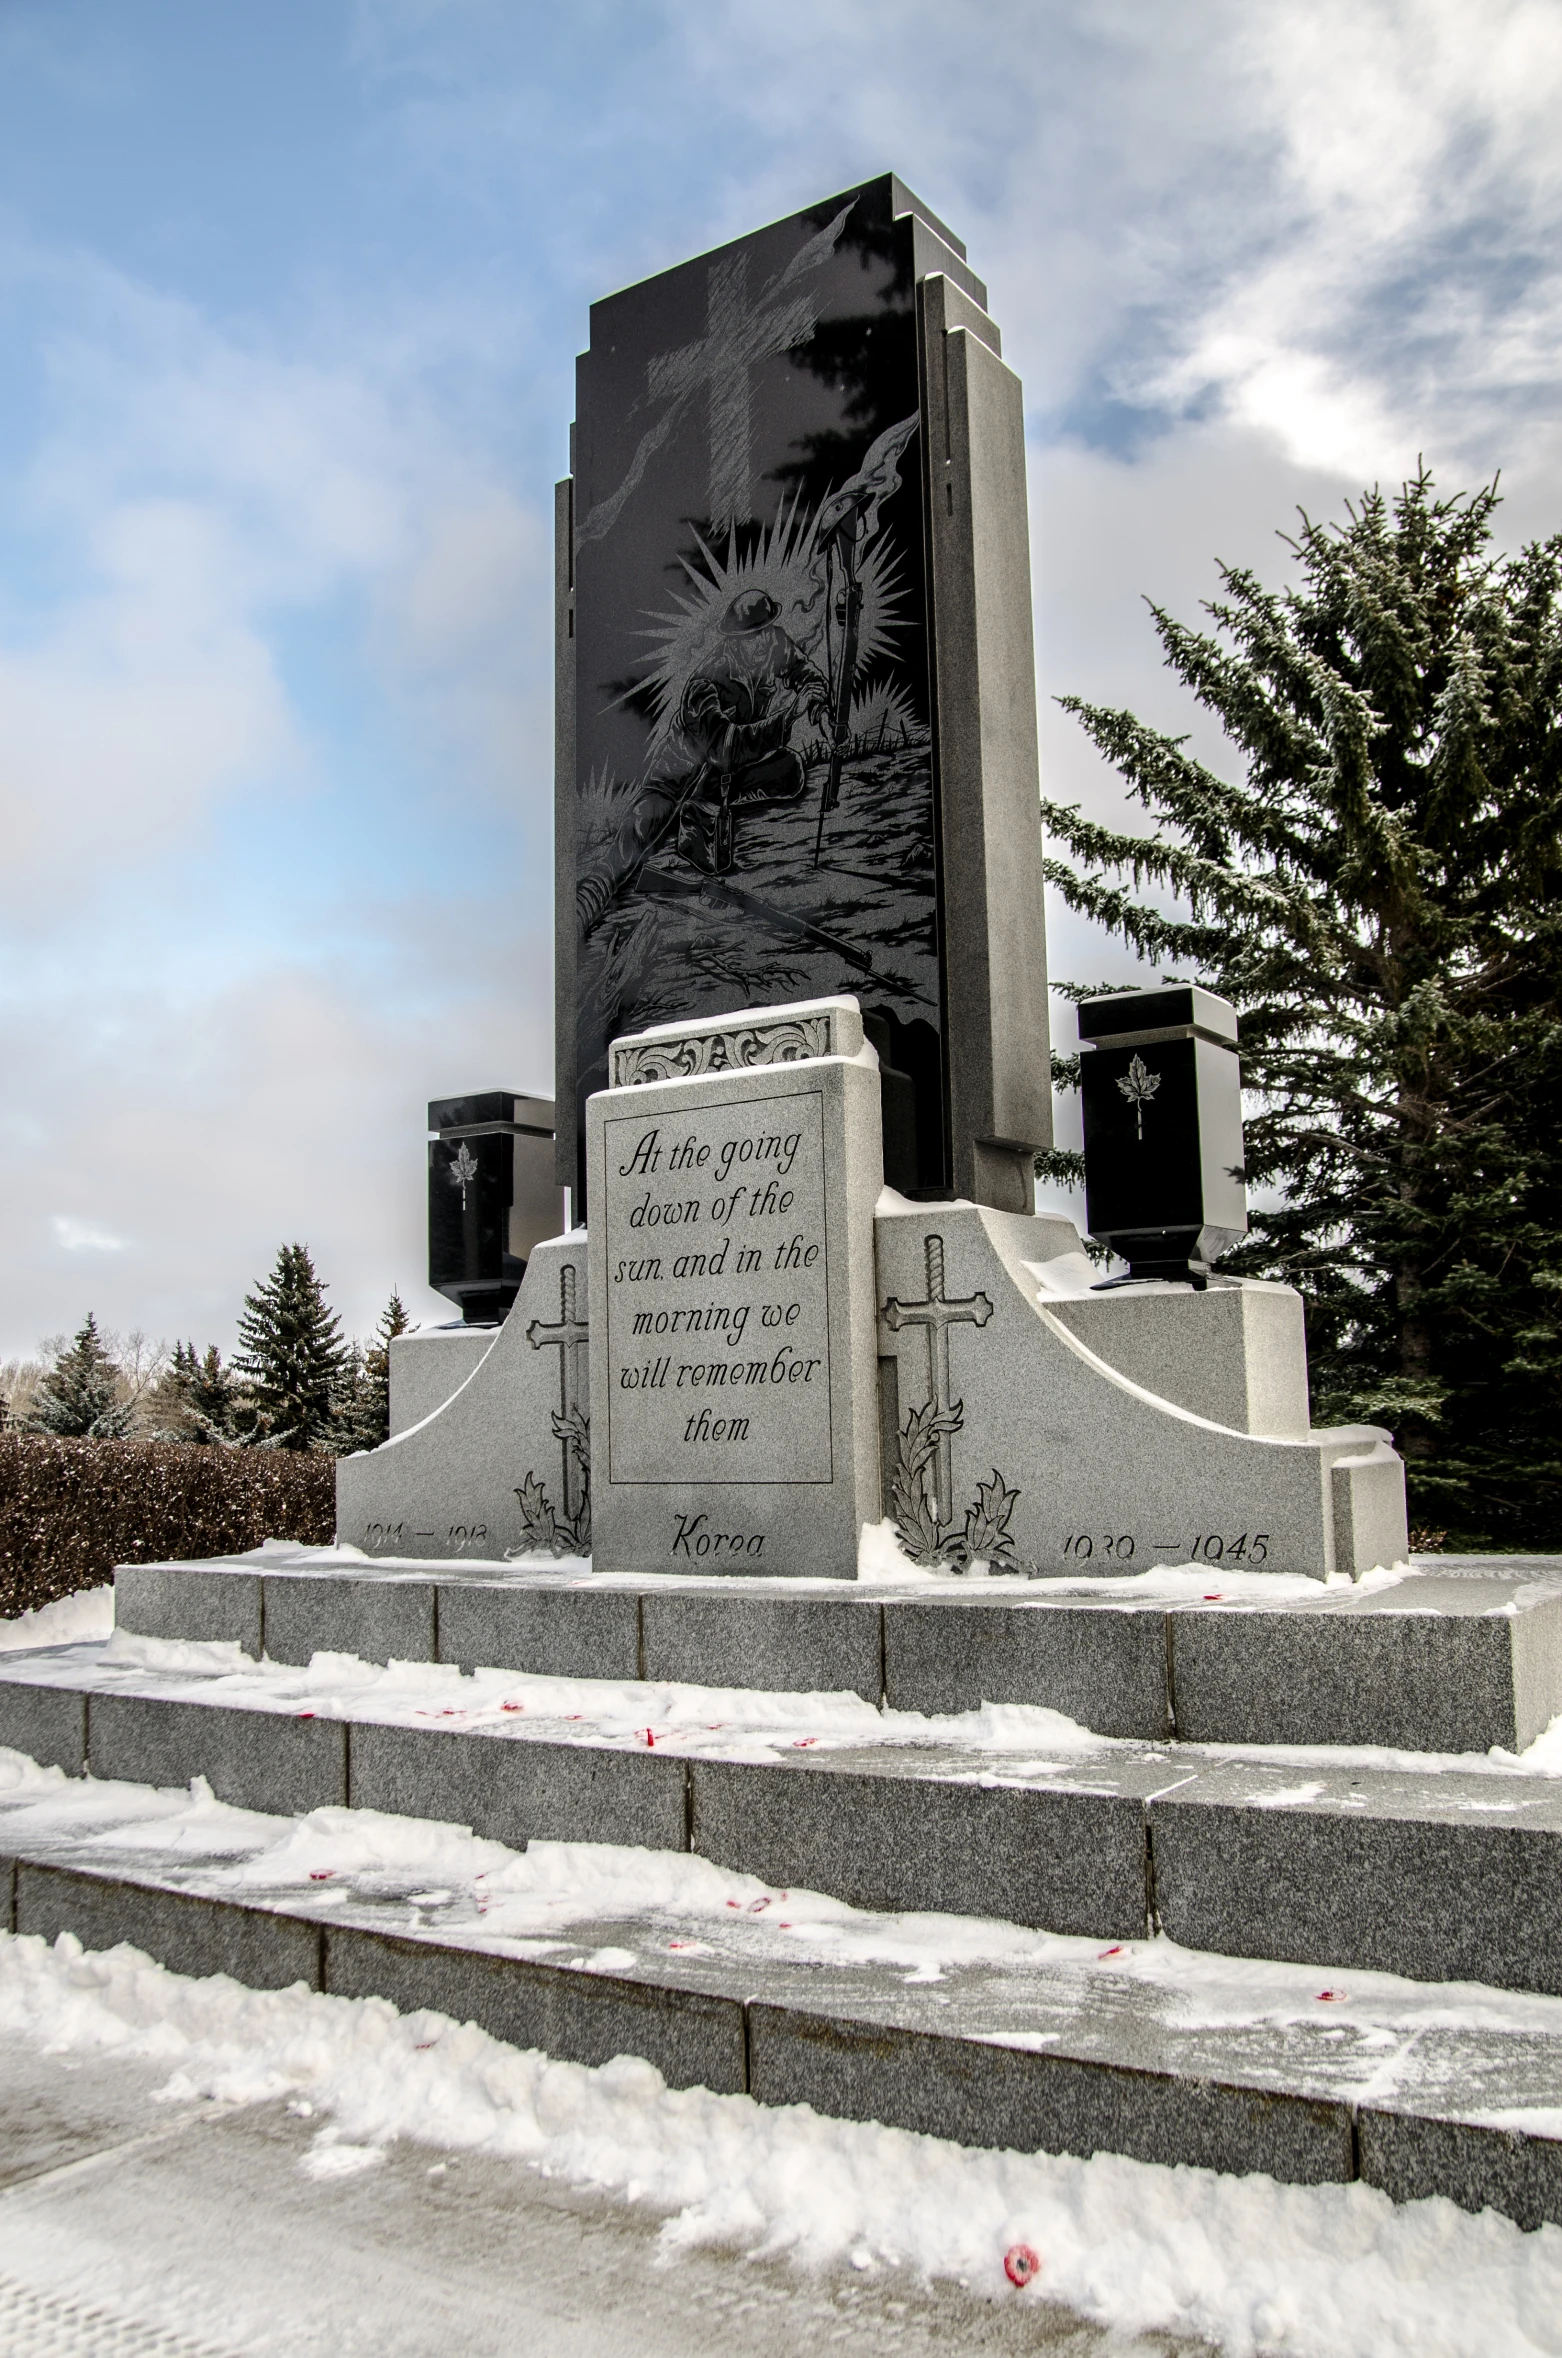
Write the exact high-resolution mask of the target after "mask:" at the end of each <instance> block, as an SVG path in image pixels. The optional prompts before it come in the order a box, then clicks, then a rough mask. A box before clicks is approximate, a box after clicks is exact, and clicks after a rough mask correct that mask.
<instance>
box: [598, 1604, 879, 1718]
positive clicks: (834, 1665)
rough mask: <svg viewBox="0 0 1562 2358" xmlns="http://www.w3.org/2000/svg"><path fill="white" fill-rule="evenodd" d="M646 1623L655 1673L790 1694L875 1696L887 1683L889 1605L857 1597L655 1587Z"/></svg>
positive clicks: (644, 1647)
mask: <svg viewBox="0 0 1562 2358" xmlns="http://www.w3.org/2000/svg"><path fill="white" fill-rule="evenodd" d="M640 1628H641V1664H642V1669H641V1675H642V1676H643V1677H645V1678H648V1679H672V1680H677V1681H680V1682H685V1683H687V1684H689V1685H692V1686H702V1687H764V1688H767V1689H769V1690H770V1691H771V1692H772V1693H780V1694H787V1695H803V1694H846V1693H850V1694H857V1695H861V1696H863V1697H864V1698H865V1699H866V1700H867V1701H868V1702H870V1703H877V1702H878V1700H879V1697H880V1695H881V1693H882V1691H883V1686H884V1659H883V1654H884V1633H883V1614H882V1612H881V1609H880V1607H879V1606H878V1605H877V1604H869V1603H859V1602H858V1601H857V1600H856V1599H855V1598H854V1597H844V1596H843V1597H837V1596H824V1597H820V1598H818V1599H817V1601H816V1600H815V1599H813V1598H811V1597H798V1596H786V1597H755V1596H751V1595H749V1594H748V1593H747V1592H746V1589H745V1590H743V1591H740V1592H739V1593H737V1594H734V1595H725V1596H712V1595H711V1594H710V1593H709V1591H705V1592H696V1591H691V1590H687V1589H681V1588H676V1587H674V1588H669V1589H668V1590H667V1591H666V1593H658V1592H657V1591H656V1590H655V1589H648V1590H646V1591H644V1592H643V1593H642V1595H641V1599H640ZM756 1673H757V1675H756Z"/></svg>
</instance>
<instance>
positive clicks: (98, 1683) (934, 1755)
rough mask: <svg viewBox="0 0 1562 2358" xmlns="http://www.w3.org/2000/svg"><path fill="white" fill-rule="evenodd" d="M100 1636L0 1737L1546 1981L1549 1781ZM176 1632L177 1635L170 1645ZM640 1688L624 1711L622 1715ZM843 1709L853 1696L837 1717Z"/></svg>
mask: <svg viewBox="0 0 1562 2358" xmlns="http://www.w3.org/2000/svg"><path fill="white" fill-rule="evenodd" d="M127 1645H128V1646H129V1647H130V1648H131V1649H132V1650H134V1649H136V1648H139V1649H141V1650H142V1651H143V1653H147V1654H153V1655H155V1654H158V1653H159V1646H158V1642H157V1641H147V1640H144V1639H142V1640H127V1639H125V1638H124V1637H123V1636H119V1637H116V1639H115V1640H114V1641H112V1642H111V1644H110V1645H109V1646H108V1647H103V1646H96V1647H93V1646H76V1647H67V1648H60V1649H57V1650H54V1651H48V1652H38V1653H33V1654H13V1655H10V1656H8V1657H5V1658H3V1659H0V1743H3V1744H6V1745H10V1746H13V1747H14V1748H15V1749H17V1750H18V1751H21V1752H24V1753H28V1754H30V1755H31V1756H32V1757H33V1758H34V1759H36V1760H39V1761H41V1762H44V1763H47V1764H53V1765H57V1766H59V1767H60V1768H62V1769H64V1770H65V1771H66V1773H67V1774H69V1775H75V1774H78V1773H80V1772H81V1771H82V1770H86V1771H88V1772H90V1774H91V1775H93V1776H94V1777H98V1778H110V1779H127V1780H131V1781H135V1782H145V1783H148V1784H153V1785H159V1786H165V1785H184V1784H187V1783H188V1782H189V1780H190V1779H191V1778H192V1777H196V1776H203V1777H205V1778H207V1779H208V1780H209V1782H210V1784H211V1787H212V1790H213V1791H214V1793H216V1795H217V1796H218V1797H219V1799H221V1800H223V1801H226V1802H230V1803H232V1804H234V1805H236V1806H239V1807H242V1808H248V1809H259V1810H285V1811H289V1812H293V1811H299V1810H308V1809H313V1808H316V1807H320V1806H323V1805H334V1806H338V1807H341V1806H348V1805H352V1806H358V1807H363V1808H372V1809H377V1810H383V1811H387V1812H391V1813H394V1814H399V1815H408V1816H418V1817H434V1818H438V1819H441V1820H448V1821H451V1822H454V1823H459V1824H462V1825H468V1826H471V1827H473V1828H474V1829H475V1830H476V1832H477V1833H479V1834H480V1835H484V1836H488V1837H492V1838H493V1839H495V1840H498V1841H502V1842H505V1843H508V1844H511V1845H513V1846H514V1847H516V1848H521V1847H524V1846H525V1844H526V1843H527V1842H529V1841H532V1840H536V1839H544V1840H556V1841H595V1842H603V1841H606V1842H613V1843H620V1844H635V1845H642V1846H644V1847H646V1848H648V1849H652V1850H663V1851H684V1852H694V1853H698V1854H700V1855H701V1856H703V1857H705V1858H708V1859H711V1860H714V1861H716V1862H717V1863H718V1864H720V1865H722V1866H724V1867H729V1868H732V1869H736V1870H742V1871H744V1872H747V1873H752V1874H756V1875H760V1876H762V1877H764V1878H765V1879H766V1880H767V1881H768V1882H771V1883H775V1884H785V1885H802V1886H806V1887H807V1888H810V1889H814V1890H821V1891H827V1892H831V1893H833V1894H835V1895H836V1896H837V1897H839V1898H840V1899H843V1900H846V1901H849V1902H851V1903H852V1904H854V1905H857V1906H863V1907H872V1908H883V1909H896V1910H898V1909H907V1908H909V1909H917V1910H932V1911H937V1912H941V1913H947V1914H951V1915H970V1916H983V1917H985V1916H995V1917H1002V1918H1004V1919H1006V1920H1008V1921H1012V1922H1017V1923H1022V1924H1028V1925H1032V1926H1037V1927H1045V1928H1046V1929H1048V1930H1050V1931H1054V1932H1058V1933H1066V1934H1074V1935H1079V1936H1082V1937H1092V1938H1097V1939H1104V1940H1124V1939H1132V1938H1137V1937H1140V1936H1141V1935H1143V1934H1144V1933H1145V1932H1146V1931H1147V1930H1148V1929H1153V1928H1157V1927H1158V1928H1160V1929H1162V1930H1164V1931H1165V1932H1166V1933H1167V1934H1169V1935H1170V1936H1171V1937H1172V1938H1174V1939H1176V1940H1179V1941H1184V1942H1186V1943H1187V1944H1188V1945H1190V1946H1196V1947H1201V1948H1209V1949H1217V1950H1219V1951H1221V1952H1223V1953H1225V1954H1228V1955H1233V1956H1249V1957H1258V1958H1286V1959H1291V1960H1294V1961H1297V1962H1305V1963H1310V1964H1316V1965H1321V1966H1325V1967H1369V1968H1374V1969H1378V1970H1382V1971H1387V1972H1394V1973H1401V1974H1406V1975H1409V1976H1411V1977H1412V1978H1415V1979H1418V1980H1427V1981H1440V1980H1449V1979H1458V1980H1466V1979H1468V1980H1477V1981H1481V1982H1486V1983H1490V1984H1494V1985H1496V1986H1500V1987H1504V1988H1510V1989H1522V1990H1535V1991H1546V1992H1552V1993H1562V1780H1556V1779H1552V1778H1548V1777H1546V1776H1543V1775H1538V1774H1525V1773H1520V1772H1503V1771H1501V1770H1499V1769H1497V1768H1495V1767H1493V1766H1492V1765H1490V1764H1486V1763H1482V1762H1481V1761H1479V1760H1466V1761H1454V1762H1446V1763H1443V1764H1441V1765H1439V1764H1438V1763H1437V1762H1436V1761H1435V1760H1433V1759H1432V1758H1430V1757H1429V1756H1413V1755H1401V1756H1399V1757H1398V1758H1397V1760H1385V1759H1384V1758H1383V1757H1382V1756H1380V1755H1379V1756H1372V1755H1368V1756H1361V1755H1352V1754H1351V1753H1349V1752H1348V1751H1342V1750H1336V1751H1334V1752H1332V1753H1331V1752H1327V1751H1313V1752H1304V1753H1300V1754H1297V1753H1289V1754H1288V1753H1283V1752H1282V1753H1280V1754H1279V1755H1278V1757H1276V1756H1270V1757H1263V1758H1252V1757H1242V1756H1235V1757H1234V1756H1233V1755H1232V1753H1231V1752H1230V1750H1229V1749H1226V1750H1222V1749H1220V1748H1201V1747H1197V1746H1190V1745H1180V1744H1162V1745H1152V1744H1144V1743H1135V1742H1129V1741H1124V1740H1117V1741H1110V1740H1106V1739H1100V1738H1096V1737H1092V1736H1090V1735H1089V1734H1088V1733H1086V1732H1085V1731H1082V1730H1079V1729H1077V1728H1071V1727H1069V1726H1067V1725H1066V1724H1065V1723H1062V1722H1058V1721H1049V1720H1047V1719H1045V1718H1042V1717H1040V1716H1039V1715H1038V1716H1036V1717H1034V1718H1031V1717H1027V1715H1026V1714H1024V1713H1013V1712H1011V1713H1009V1714H1008V1715H1007V1718H1005V1715H1004V1714H1002V1713H999V1714H991V1713H989V1714H985V1715H981V1716H980V1717H979V1718H978V1719H977V1720H976V1721H974V1722H970V1721H965V1722H962V1721H957V1720H947V1721H944V1722H942V1723H939V1722H936V1721H933V1722H929V1721H917V1720H915V1719H910V1720H908V1719H907V1718H905V1717H897V1716H896V1715H894V1714H878V1713H874V1712H873V1711H871V1710H870V1709H869V1708H868V1707H867V1706H866V1705H865V1704H862V1703H857V1704H855V1705H854V1706H852V1707H851V1708H850V1709H847V1708H846V1700H845V1699H836V1700H835V1701H833V1702H832V1701H831V1699H829V1698H816V1697H806V1696H799V1697H794V1698H788V1697H782V1698H778V1699H777V1701H776V1703H775V1705H774V1707H773V1709H772V1711H771V1714H770V1718H769V1720H768V1722H766V1721H765V1719H764V1715H763V1711H761V1714H760V1719H759V1720H758V1721H756V1719H755V1711H756V1708H757V1707H760V1706H764V1705H765V1704H766V1701H767V1699H766V1698H764V1697H758V1696H754V1695H752V1694H751V1695H748V1696H745V1695H744V1693H743V1691H742V1690H727V1691H725V1693H722V1692H719V1691H715V1690H710V1689H685V1690H678V1689H674V1688H667V1687H663V1688H655V1687H649V1686H646V1687H641V1688H625V1687H619V1688H614V1687H611V1686H609V1685H607V1684H605V1683H599V1684H598V1685H597V1686H596V1687H595V1688H593V1687H592V1686H591V1684H590V1683H588V1682H547V1681H535V1682H532V1683H531V1684H530V1685H528V1682H527V1681H526V1679H525V1678H524V1677H522V1676H520V1675H519V1674H510V1673H506V1672H492V1673H488V1674H486V1675H484V1676H479V1677H476V1678H473V1679H470V1680H468V1679H463V1678H462V1677H461V1676H460V1674H459V1673H457V1672H456V1671H454V1670H453V1669H451V1668H448V1667H447V1668H438V1667H434V1668H429V1669H422V1670H419V1669H417V1668H415V1667H414V1668H407V1669H403V1668H397V1669H395V1670H393V1671H387V1672H385V1673H382V1674H376V1673H374V1672H372V1671H370V1670H368V1669H366V1668H364V1667H363V1666H356V1665H348V1666H345V1667H339V1670H333V1667H332V1666H331V1665H329V1664H327V1665H325V1666H324V1673H328V1674H329V1675H330V1676H331V1677H337V1676H338V1675H339V1678H340V1679H341V1680H345V1681H346V1683H345V1684H341V1683H338V1684H337V1685H334V1686H333V1685H331V1684H330V1683H329V1679H328V1678H326V1677H324V1676H323V1673H322V1667H321V1666H320V1665H317V1666H316V1668H315V1670H313V1671H299V1670H291V1671H290V1670H288V1669H286V1668H283V1667H278V1666H269V1667H260V1668H257V1667H256V1666H254V1665H252V1664H248V1665H241V1666H239V1667H237V1668H235V1667H234V1664H235V1662H236V1661H237V1657H236V1656H234V1655H233V1654H232V1653H231V1652H230V1653H229V1654H228V1656H227V1657H226V1658H225V1661H224V1662H221V1663H209V1664H207V1665H206V1666H205V1667H204V1669H203V1670H201V1671H199V1672H197V1671H194V1670H191V1669H190V1668H189V1667H181V1668H172V1669H171V1668H154V1667H147V1666H146V1664H145V1663H144V1662H141V1663H137V1662H131V1663H128V1664H127V1663H126V1662H125V1661H124V1660H123V1659H121V1658H119V1655H120V1650H122V1649H124V1648H125V1647H126V1646H127ZM161 1650H162V1652H164V1653H166V1652H168V1651H171V1649H168V1648H166V1647H165V1648H163V1649H161ZM641 1708H644V1709H645V1710H647V1711H648V1712H654V1713H655V1714H656V1719H655V1722H654V1723H653V1724H648V1725H645V1726H636V1725H635V1724H634V1721H633V1718H632V1716H631V1715H632V1714H633V1713H634V1712H636V1711H637V1710H639V1709H641ZM843 1713H844V1716H843Z"/></svg>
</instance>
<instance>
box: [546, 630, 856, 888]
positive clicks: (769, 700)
mask: <svg viewBox="0 0 1562 2358" xmlns="http://www.w3.org/2000/svg"><path fill="white" fill-rule="evenodd" d="M780 617H781V608H780V605H779V603H778V602H777V600H776V599H775V598H774V597H772V595H771V594H770V592H769V590H764V589H748V590H743V591H740V593H739V594H738V595H737V596H736V597H735V598H733V599H732V600H731V602H730V604H729V605H728V606H727V608H726V610H725V612H724V613H723V614H722V617H721V620H720V623H719V625H718V629H717V634H716V636H715V638H714V640H713V641H712V643H711V645H710V646H709V648H708V651H707V652H706V654H705V655H704V656H703V657H702V659H701V661H700V663H699V666H698V668H697V669H696V670H694V671H691V673H690V675H689V677H688V678H687V679H686V680H685V682H684V685H683V691H682V694H681V695H680V697H679V700H678V710H677V715H676V718H675V720H674V722H673V725H672V727H671V728H670V729H669V731H668V733H667V735H666V737H665V738H664V739H663V741H662V744H661V746H660V748H659V749H658V753H657V758H656V762H655V764H654V767H653V771H652V775H651V777H650V779H649V781H648V783H647V785H646V788H645V790H644V792H643V793H642V794H641V796H640V798H639V800H638V802H637V803H636V806H635V809H634V811H633V813H632V815H631V816H630V818H629V819H628V820H627V821H626V823H625V824H624V826H623V827H622V828H621V829H620V830H619V833H618V836H617V838H616V841H615V843H614V845H613V848H612V852H611V855H610V869H609V872H607V873H601V872H599V873H597V874H595V875H590V876H585V877H582V878H581V880H580V883H579V885H578V887H577V897H578V900H579V904H580V913H581V917H582V920H583V922H584V924H585V925H586V927H587V929H588V930H589V929H590V928H591V927H592V926H593V925H595V924H596V923H597V921H598V920H599V919H600V917H601V915H602V913H603V911H604V909H605V908H606V907H607V905H608V902H609V901H610V900H611V899H612V897H613V895H614V893H615V892H617V891H619V890H621V889H622V888H623V886H624V885H626V884H627V883H628V882H629V881H630V880H631V879H632V877H633V876H634V875H636V874H637V873H638V871H639V869H640V867H641V866H642V865H643V863H644V862H645V861H646V860H647V859H648V858H649V857H650V856H651V855H652V853H653V852H656V851H658V850H660V849H661V847H662V846H663V845H664V844H665V843H666V842H667V841H668V839H669V838H672V839H673V841H674V842H675V843H676V846H677V849H678V852H679V853H680V854H681V856H682V857H683V858H684V859H686V860H687V861H689V863H690V864H691V865H692V866H693V867H696V868H698V869H700V870H702V871H703V872H704V873H705V874H706V875H709V876H725V875H726V874H727V873H728V872H729V870H730V869H731V868H732V866H733V864H734V860H735V858H736V850H737V817H738V814H739V813H740V812H742V813H744V814H747V815H755V816H757V815H758V813H760V812H761V811H768V810H776V809H780V808H781V807H783V806H784V805H786V804H789V803H795V802H796V801H798V800H799V798H800V797H801V795H802V793H803V791H804V785H805V776H804V770H803V764H802V761H801V760H800V758H799V756H798V755H797V754H796V753H794V752H793V750H792V748H791V745H790V743H789V739H790V737H791V733H792V728H793V724H794V723H795V721H796V718H797V714H798V709H799V706H800V704H801V703H802V702H803V699H804V698H805V697H806V699H807V709H808V712H809V714H810V717H812V718H814V719H815V720H819V719H823V718H826V717H827V716H828V714H829V710H830V684H829V682H828V681H827V680H826V679H825V677H824V675H823V673H822V672H820V671H819V670H818V669H817V667H816V666H815V665H814V664H813V663H811V662H810V661H809V659H808V657H807V656H806V655H805V654H804V653H803V650H802V649H801V647H799V646H798V644H797V642H796V640H795V639H793V638H792V637H791V636H790V635H789V633H788V632H787V630H786V629H785V627H784V625H783V624H782V622H781V619H780Z"/></svg>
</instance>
